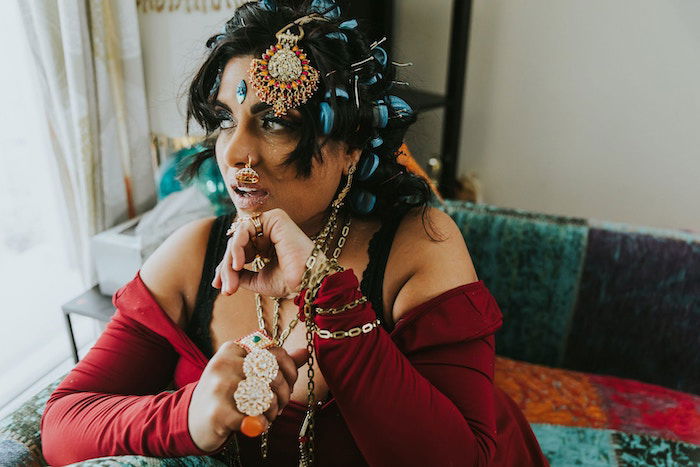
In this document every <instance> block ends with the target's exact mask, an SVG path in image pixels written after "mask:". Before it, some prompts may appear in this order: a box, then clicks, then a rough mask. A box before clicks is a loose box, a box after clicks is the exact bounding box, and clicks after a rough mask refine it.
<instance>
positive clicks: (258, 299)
mask: <svg viewBox="0 0 700 467" xmlns="http://www.w3.org/2000/svg"><path fill="white" fill-rule="evenodd" d="M335 220H336V219H335V216H332V218H331V219H329V223H328V224H335V222H334V221H335ZM351 222H352V216H350V215H348V219H347V221H346V222H345V225H344V226H343V228H342V229H341V231H340V237H339V238H338V242H337V244H336V247H335V249H334V250H333V255H332V256H333V259H335V260H337V259H338V257H340V253H341V252H342V251H343V247H344V246H345V243H346V241H347V237H348V233H350V223H351ZM328 224H327V225H326V228H324V229H322V230H321V232H320V233H319V234H318V235H315V236H313V237H311V239H312V240H314V242H315V241H316V240H317V239H318V238H320V237H321V236H322V235H323V237H324V238H323V239H322V241H323V242H324V246H323V253H324V254H326V253H327V252H328V249H329V248H330V243H331V242H330V241H329V239H330V235H329V234H330V232H331V231H332V230H335V228H337V227H336V225H328ZM254 269H256V270H257V269H258V268H257V267H254ZM270 298H272V300H273V301H274V303H275V304H274V308H273V312H272V333H271V334H272V340H273V341H274V342H275V345H277V346H278V347H282V344H284V341H285V340H286V339H287V337H288V336H289V334H291V332H292V330H293V329H294V327H295V326H296V325H297V324H298V323H299V316H298V315H295V316H294V319H292V321H290V322H289V325H288V326H287V328H286V329H285V330H284V331H283V332H282V333H281V334H280V335H279V337H278V332H279V325H278V323H279V318H280V302H281V301H282V298H281V297H270ZM255 312H256V314H257V317H258V327H259V328H260V330H261V331H263V332H264V333H267V327H266V326H265V319H264V317H263V307H262V296H261V295H260V294H259V293H256V294H255ZM310 374H311V375H313V369H310ZM310 377H311V378H312V380H313V376H310ZM269 432H270V427H268V429H267V430H265V432H263V434H262V436H261V438H260V454H261V455H262V458H263V459H267V449H268V434H269Z"/></svg>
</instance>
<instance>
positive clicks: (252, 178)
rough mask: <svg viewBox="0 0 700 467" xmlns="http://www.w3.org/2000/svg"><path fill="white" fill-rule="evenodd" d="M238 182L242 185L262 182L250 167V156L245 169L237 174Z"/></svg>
mask: <svg viewBox="0 0 700 467" xmlns="http://www.w3.org/2000/svg"><path fill="white" fill-rule="evenodd" d="M236 181H238V183H242V184H245V183H258V181H260V175H258V173H257V172H256V171H255V169H253V168H252V167H251V166H250V154H249V155H248V162H246V164H245V167H243V168H242V169H241V170H239V171H238V173H237V174H236Z"/></svg>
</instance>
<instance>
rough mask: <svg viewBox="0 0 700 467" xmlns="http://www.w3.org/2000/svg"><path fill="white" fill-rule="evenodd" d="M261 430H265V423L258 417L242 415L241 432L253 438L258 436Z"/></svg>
mask: <svg viewBox="0 0 700 467" xmlns="http://www.w3.org/2000/svg"><path fill="white" fill-rule="evenodd" d="M263 431H265V424H264V423H263V422H262V420H260V419H259V418H258V417H251V416H250V415H247V416H245V417H243V421H242V422H241V433H243V434H244V435H246V436H248V437H250V438H255V437H256V436H260V434H261V433H262V432H263Z"/></svg>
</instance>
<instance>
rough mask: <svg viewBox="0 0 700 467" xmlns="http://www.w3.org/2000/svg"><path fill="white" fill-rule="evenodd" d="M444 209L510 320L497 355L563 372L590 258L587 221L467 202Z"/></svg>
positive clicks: (506, 321) (500, 337)
mask: <svg viewBox="0 0 700 467" xmlns="http://www.w3.org/2000/svg"><path fill="white" fill-rule="evenodd" d="M443 209H444V210H445V212H447V213H448V214H449V215H450V216H451V217H452V218H453V219H454V221H455V222H456V224H457V225H458V226H459V228H460V230H461V231H462V234H463V235H464V239H465V241H466V243H467V247H468V248H469V252H470V254H471V256H472V260H473V262H474V265H475V267H476V272H477V275H478V276H479V278H480V279H483V280H484V282H485V283H486V285H487V287H488V288H489V290H490V291H491V293H492V294H493V296H494V297H495V298H496V301H497V302H498V304H499V306H500V307H501V311H502V312H503V327H502V328H501V329H500V330H499V331H498V333H497V334H496V352H497V353H498V354H499V355H504V356H506V357H510V358H514V359H518V360H526V361H528V362H532V363H541V364H545V365H550V366H559V365H560V363H561V360H562V358H563V352H564V348H565V344H566V337H567V334H568V332H569V324H570V321H571V316H572V313H573V309H574V306H575V300H576V294H577V287H578V283H579V278H580V274H581V266H582V262H583V259H584V254H585V250H586V236H587V230H588V229H587V227H586V225H585V220H584V219H578V218H571V217H557V216H548V215H543V214H533V213H529V212H525V211H518V210H515V209H501V208H496V207H493V206H487V205H477V204H472V203H466V202H448V203H447V204H446V205H445V207H444V208H443Z"/></svg>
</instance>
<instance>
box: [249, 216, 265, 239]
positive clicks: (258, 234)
mask: <svg viewBox="0 0 700 467" xmlns="http://www.w3.org/2000/svg"><path fill="white" fill-rule="evenodd" d="M260 215H261V213H259V212H256V213H255V214H253V215H252V216H250V220H251V221H252V222H253V227H255V236H256V237H262V236H263V228H262V222H261V221H260Z"/></svg>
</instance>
